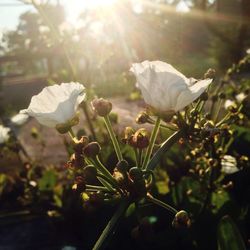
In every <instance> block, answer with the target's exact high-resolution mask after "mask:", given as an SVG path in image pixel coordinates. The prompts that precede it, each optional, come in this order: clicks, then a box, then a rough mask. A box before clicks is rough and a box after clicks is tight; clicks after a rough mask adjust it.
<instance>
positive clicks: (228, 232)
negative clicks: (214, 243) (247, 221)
mask: <svg viewBox="0 0 250 250" xmlns="http://www.w3.org/2000/svg"><path fill="white" fill-rule="evenodd" d="M217 238H218V249H219V250H245V249H246V247H245V244H244V241H243V239H242V237H241V235H240V232H239V230H238V228H237V226H236V225H235V223H234V222H233V220H232V219H231V218H230V217H229V216H224V217H223V218H222V219H221V220H220V222H219V224H218V229H217Z"/></svg>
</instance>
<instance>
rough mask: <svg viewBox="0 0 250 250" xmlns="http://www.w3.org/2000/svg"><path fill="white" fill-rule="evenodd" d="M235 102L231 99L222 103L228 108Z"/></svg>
mask: <svg viewBox="0 0 250 250" xmlns="http://www.w3.org/2000/svg"><path fill="white" fill-rule="evenodd" d="M234 104H235V103H234V102H233V101H232V100H229V99H228V100H226V101H225V103H224V108H225V109H228V108H229V107H230V106H233V105H234Z"/></svg>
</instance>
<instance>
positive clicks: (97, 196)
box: [88, 192, 104, 206]
mask: <svg viewBox="0 0 250 250" xmlns="http://www.w3.org/2000/svg"><path fill="white" fill-rule="evenodd" d="M88 201H89V202H90V203H91V205H93V206H101V205H102V204H103V201H104V195H103V194H102V193H100V192H97V193H91V194H89V200H88Z"/></svg>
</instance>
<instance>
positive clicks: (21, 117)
mask: <svg viewBox="0 0 250 250" xmlns="http://www.w3.org/2000/svg"><path fill="white" fill-rule="evenodd" d="M28 118H29V116H28V115H26V114H17V115H14V116H13V117H11V119H10V121H11V122H12V123H13V124H14V125H16V126H22V125H23V124H24V123H26V122H27V121H28Z"/></svg>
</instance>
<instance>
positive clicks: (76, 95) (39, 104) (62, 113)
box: [20, 82, 86, 127]
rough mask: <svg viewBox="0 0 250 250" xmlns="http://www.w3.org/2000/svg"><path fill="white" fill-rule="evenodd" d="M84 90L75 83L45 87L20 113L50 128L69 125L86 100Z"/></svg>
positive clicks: (80, 85)
mask: <svg viewBox="0 0 250 250" xmlns="http://www.w3.org/2000/svg"><path fill="white" fill-rule="evenodd" d="M84 89H85V88H84V86H83V85H82V84H80V83H74V82H71V83H62V84H60V85H58V84H55V85H53V86H49V87H45V88H44V89H43V90H42V91H41V92H40V93H39V94H38V95H35V96H33V97H32V99H31V102H30V105H29V107H28V108H27V109H24V110H21V111H20V113H22V114H28V115H29V116H32V117H35V118H36V119H37V120H38V122H40V123H41V124H43V125H45V126H48V127H56V126H57V125H62V124H67V123H68V122H70V121H71V120H72V119H74V118H75V116H76V111H77V108H78V106H79V104H80V103H81V102H82V101H83V100H84V99H85V96H86V94H85V93H84Z"/></svg>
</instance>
